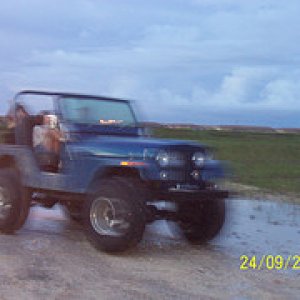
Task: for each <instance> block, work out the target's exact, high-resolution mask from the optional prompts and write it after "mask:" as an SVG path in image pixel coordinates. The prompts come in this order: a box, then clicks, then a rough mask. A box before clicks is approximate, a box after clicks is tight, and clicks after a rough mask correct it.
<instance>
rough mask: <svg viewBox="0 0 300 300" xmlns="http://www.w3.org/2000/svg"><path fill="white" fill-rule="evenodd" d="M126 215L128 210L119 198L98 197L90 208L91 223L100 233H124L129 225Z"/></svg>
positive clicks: (112, 234)
mask: <svg viewBox="0 0 300 300" xmlns="http://www.w3.org/2000/svg"><path fill="white" fill-rule="evenodd" d="M128 216H129V210H128V209H126V207H125V205H123V204H122V203H121V201H120V200H119V199H112V198H107V197H99V198H96V199H95V200H94V201H93V203H92V205H91V208H90V221H91V225H92V226H93V228H94V229H95V231H96V232H97V233H99V234H101V235H108V236H121V235H124V234H125V233H126V231H127V230H128V228H129V226H130V224H129V221H128V220H126V219H127V218H128Z"/></svg>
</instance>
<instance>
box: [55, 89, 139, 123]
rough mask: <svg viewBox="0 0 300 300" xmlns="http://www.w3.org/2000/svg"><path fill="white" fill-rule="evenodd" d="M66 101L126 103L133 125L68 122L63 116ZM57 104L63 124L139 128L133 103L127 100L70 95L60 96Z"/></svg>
mask: <svg viewBox="0 0 300 300" xmlns="http://www.w3.org/2000/svg"><path fill="white" fill-rule="evenodd" d="M66 99H78V100H79V101H87V100H96V101H106V102H109V101H110V102H119V103H125V104H126V105H127V106H128V108H129V111H130V113H131V115H132V118H133V123H132V125H128V124H124V125H122V124H100V123H99V124H96V123H95V124H93V123H85V122H83V123H79V122H75V121H73V120H68V119H65V116H64V114H63V108H62V102H63V101H65V100H66ZM56 104H57V111H58V112H59V117H60V120H61V121H62V122H65V123H69V124H81V125H84V124H86V125H88V126H98V125H99V126H110V127H126V126H127V127H137V126H138V121H137V118H136V114H135V112H134V110H133V108H132V105H131V101H130V100H125V99H118V98H109V97H102V96H90V95H77V94H76V95H75V94H74V95H73V94H68V95H59V96H58V97H57V98H56Z"/></svg>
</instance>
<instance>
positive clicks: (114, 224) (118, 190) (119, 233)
mask: <svg viewBox="0 0 300 300" xmlns="http://www.w3.org/2000/svg"><path fill="white" fill-rule="evenodd" d="M145 223H146V218H145V209H144V205H143V202H142V201H141V199H140V197H139V194H138V193H136V192H135V189H134V187H133V186H132V185H131V184H130V181H127V180H124V179H122V178H118V177H113V178H110V179H103V180H102V181H101V182H100V183H99V188H97V190H96V191H95V192H93V193H91V195H90V197H89V199H87V201H85V204H84V225H85V231H86V235H87V237H88V239H89V240H90V242H91V243H92V244H93V245H94V246H95V247H96V248H97V249H99V250H101V251H104V252H111V253H113V252H122V251H125V250H127V249H129V248H131V247H134V246H135V245H137V243H139V242H140V240H141V239H142V237H143V233H144V230H145Z"/></svg>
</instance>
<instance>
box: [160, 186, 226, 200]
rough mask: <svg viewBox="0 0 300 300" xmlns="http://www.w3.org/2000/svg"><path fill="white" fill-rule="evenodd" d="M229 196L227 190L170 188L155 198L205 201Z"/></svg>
mask: <svg viewBox="0 0 300 300" xmlns="http://www.w3.org/2000/svg"><path fill="white" fill-rule="evenodd" d="M228 197H229V192H228V191H226V190H182V189H181V190H176V189H174V190H168V191H163V192H158V193H157V195H156V196H155V198H156V199H157V200H164V201H172V202H182V201H184V202H187V201H193V202H194V201H203V200H210V199H225V198H228Z"/></svg>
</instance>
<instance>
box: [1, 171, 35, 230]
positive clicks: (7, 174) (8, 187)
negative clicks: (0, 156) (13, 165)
mask: <svg viewBox="0 0 300 300" xmlns="http://www.w3.org/2000/svg"><path fill="white" fill-rule="evenodd" d="M0 204H1V205H0V207H1V209H0V231H1V232H3V233H13V232H14V231H15V230H18V229H20V228H21V227H22V226H23V225H24V223H25V221H26V219H27V216H28V212H29V207H30V200H29V197H28V192H27V191H23V190H22V189H21V185H20V182H19V180H18V176H17V173H16V172H15V171H14V170H12V169H7V168H6V169H2V170H0Z"/></svg>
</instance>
